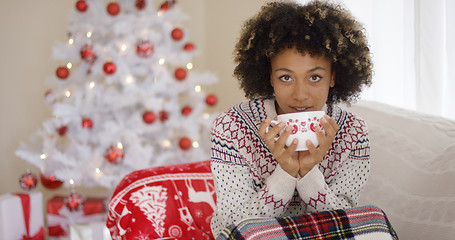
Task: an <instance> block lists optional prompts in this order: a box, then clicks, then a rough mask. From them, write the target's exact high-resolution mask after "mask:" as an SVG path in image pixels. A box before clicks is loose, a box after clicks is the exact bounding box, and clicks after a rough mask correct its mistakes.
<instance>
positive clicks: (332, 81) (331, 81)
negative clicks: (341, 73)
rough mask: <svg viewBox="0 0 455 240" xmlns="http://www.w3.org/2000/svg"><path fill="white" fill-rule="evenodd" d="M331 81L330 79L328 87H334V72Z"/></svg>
mask: <svg viewBox="0 0 455 240" xmlns="http://www.w3.org/2000/svg"><path fill="white" fill-rule="evenodd" d="M331 78H332V79H330V87H334V86H335V71H333V72H332V77H331Z"/></svg>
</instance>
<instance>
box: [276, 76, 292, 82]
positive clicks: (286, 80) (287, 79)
mask: <svg viewBox="0 0 455 240" xmlns="http://www.w3.org/2000/svg"><path fill="white" fill-rule="evenodd" d="M279 79H280V80H281V81H283V82H290V81H292V78H291V76H289V75H283V76H281V77H279Z"/></svg>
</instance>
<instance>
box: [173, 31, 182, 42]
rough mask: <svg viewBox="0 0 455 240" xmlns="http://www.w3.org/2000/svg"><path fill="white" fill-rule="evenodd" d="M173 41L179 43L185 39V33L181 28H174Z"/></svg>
mask: <svg viewBox="0 0 455 240" xmlns="http://www.w3.org/2000/svg"><path fill="white" fill-rule="evenodd" d="M171 36H172V39H174V40H175V41H179V40H181V39H182V38H183V31H182V29H180V28H174V30H172V32H171Z"/></svg>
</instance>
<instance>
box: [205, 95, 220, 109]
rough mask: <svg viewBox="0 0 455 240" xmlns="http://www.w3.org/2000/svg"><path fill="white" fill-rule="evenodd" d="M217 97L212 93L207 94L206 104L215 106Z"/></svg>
mask: <svg viewBox="0 0 455 240" xmlns="http://www.w3.org/2000/svg"><path fill="white" fill-rule="evenodd" d="M217 100H218V99H217V98H216V96H215V95H213V94H209V95H208V96H207V97H206V98H205V102H206V103H207V105H209V106H215V104H216V102H217Z"/></svg>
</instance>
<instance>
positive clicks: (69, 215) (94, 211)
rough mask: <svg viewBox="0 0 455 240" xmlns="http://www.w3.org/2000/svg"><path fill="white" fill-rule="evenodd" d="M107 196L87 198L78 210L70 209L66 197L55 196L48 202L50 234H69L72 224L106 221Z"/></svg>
mask: <svg viewBox="0 0 455 240" xmlns="http://www.w3.org/2000/svg"><path fill="white" fill-rule="evenodd" d="M105 206H106V198H94V197H89V198H87V199H86V200H85V201H84V202H83V204H82V207H81V208H79V209H78V210H70V209H69V208H68V207H67V206H66V204H65V197H63V196H55V197H53V198H51V199H50V200H49V201H48V202H47V225H48V228H49V236H51V237H55V236H69V232H70V225H73V224H89V223H94V222H104V221H105V219H106V207H105Z"/></svg>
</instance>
